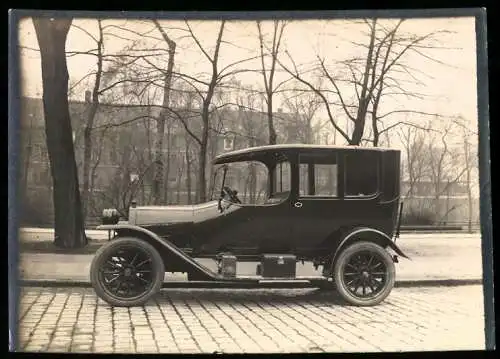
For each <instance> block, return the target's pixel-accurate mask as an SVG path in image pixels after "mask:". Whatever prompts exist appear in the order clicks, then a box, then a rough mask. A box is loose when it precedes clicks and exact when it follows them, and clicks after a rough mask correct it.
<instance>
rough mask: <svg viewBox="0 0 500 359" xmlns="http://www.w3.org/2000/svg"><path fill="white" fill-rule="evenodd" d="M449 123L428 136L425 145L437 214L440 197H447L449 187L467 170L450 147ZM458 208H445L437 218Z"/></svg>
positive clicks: (450, 130)
mask: <svg viewBox="0 0 500 359" xmlns="http://www.w3.org/2000/svg"><path fill="white" fill-rule="evenodd" d="M452 126H453V124H452V123H450V124H448V125H446V126H445V128H444V129H443V131H442V132H441V133H440V134H439V135H437V134H436V135H435V136H429V143H428V145H427V146H426V147H427V148H426V151H427V158H428V160H429V179H430V182H431V184H432V187H433V189H432V195H433V197H434V201H433V202H434V212H435V213H436V214H438V215H440V214H441V213H442V206H441V198H443V197H445V198H448V197H449V192H450V189H452V187H453V186H455V185H457V184H458V183H459V182H460V180H461V179H462V177H463V175H464V174H465V173H466V171H467V167H466V165H464V164H462V165H461V163H460V160H459V159H458V158H457V157H456V155H455V154H454V151H453V150H452V149H450V134H452ZM456 208H458V205H454V206H452V207H450V208H447V209H446V212H445V213H444V214H443V215H440V218H439V220H440V221H442V220H444V219H446V218H447V217H448V215H449V214H450V213H451V212H452V211H454V210H455V209H456Z"/></svg>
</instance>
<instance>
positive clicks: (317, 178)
mask: <svg viewBox="0 0 500 359" xmlns="http://www.w3.org/2000/svg"><path fill="white" fill-rule="evenodd" d="M337 171H338V166H337V156H335V155H334V156H331V155H329V156H321V157H319V156H300V164H299V195H300V196H321V197H324V196H327V197H337V196H338V190H337V188H338V186H337V181H338V172H337Z"/></svg>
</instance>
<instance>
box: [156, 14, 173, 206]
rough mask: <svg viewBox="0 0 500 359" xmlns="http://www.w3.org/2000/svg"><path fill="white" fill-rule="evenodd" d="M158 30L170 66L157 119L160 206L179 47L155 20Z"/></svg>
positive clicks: (157, 194) (166, 72)
mask: <svg viewBox="0 0 500 359" xmlns="http://www.w3.org/2000/svg"><path fill="white" fill-rule="evenodd" d="M153 22H154V24H155V26H156V28H157V29H158V31H159V32H160V34H161V36H162V38H163V40H164V41H165V43H166V44H167V46H168V65H167V69H166V70H165V71H163V75H164V80H163V101H162V109H161V111H160V115H159V116H158V119H157V128H156V140H155V146H154V150H155V155H154V157H155V158H154V163H155V169H154V178H153V202H154V204H159V203H160V202H161V199H162V198H163V197H164V194H163V193H162V190H163V189H164V184H163V171H164V168H163V162H164V161H163V137H164V136H165V122H166V117H167V116H168V115H169V114H168V107H169V106H170V89H171V87H172V73H173V69H174V57H175V48H176V46H177V44H176V42H175V41H174V40H172V39H171V38H170V37H169V36H168V34H167V32H166V31H165V30H164V29H163V28H162V27H161V25H160V23H159V22H158V21H157V20H153Z"/></svg>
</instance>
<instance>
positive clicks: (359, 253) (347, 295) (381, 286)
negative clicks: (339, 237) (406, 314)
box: [333, 242, 396, 306]
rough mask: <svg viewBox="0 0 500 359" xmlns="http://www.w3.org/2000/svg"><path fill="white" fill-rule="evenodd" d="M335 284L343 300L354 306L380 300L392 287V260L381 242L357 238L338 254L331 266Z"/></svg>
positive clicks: (368, 304) (393, 275)
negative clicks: (358, 240)
mask: <svg viewBox="0 0 500 359" xmlns="http://www.w3.org/2000/svg"><path fill="white" fill-rule="evenodd" d="M333 274H334V281H335V286H336V288H337V290H338V292H339V294H340V295H341V296H342V298H343V299H344V300H346V301H347V302H348V303H350V304H353V305H357V306H372V305H376V304H379V303H380V302H382V301H383V300H384V299H385V298H386V297H387V296H388V295H389V293H390V292H391V290H392V288H393V287H394V282H395V278H396V274H395V266H394V261H393V259H392V257H391V256H390V254H389V253H388V252H387V251H386V250H385V249H384V248H383V247H381V246H379V245H377V244H375V243H371V242H357V243H354V244H351V245H349V246H348V247H346V248H345V249H344V250H342V252H341V253H340V254H339V256H338V258H337V259H336V261H335V266H334V273H333Z"/></svg>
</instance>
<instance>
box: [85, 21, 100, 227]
mask: <svg viewBox="0 0 500 359" xmlns="http://www.w3.org/2000/svg"><path fill="white" fill-rule="evenodd" d="M97 25H98V28H99V37H98V39H96V40H97V41H96V42H97V70H96V73H95V81H94V88H93V89H92V98H91V100H90V103H89V104H88V109H87V119H86V123H85V129H84V132H83V141H84V147H83V189H82V204H83V207H82V214H83V218H84V220H85V218H86V216H87V206H88V202H89V197H90V181H91V179H90V178H89V173H90V166H91V160H92V158H91V156H92V130H93V127H94V121H95V117H96V113H97V110H98V107H99V94H100V93H99V91H100V87H101V77H102V71H103V46H104V34H103V29H102V22H101V20H97Z"/></svg>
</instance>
